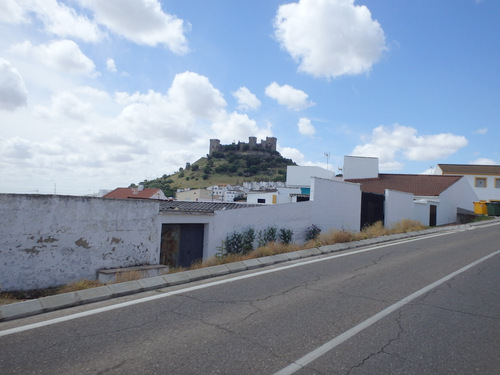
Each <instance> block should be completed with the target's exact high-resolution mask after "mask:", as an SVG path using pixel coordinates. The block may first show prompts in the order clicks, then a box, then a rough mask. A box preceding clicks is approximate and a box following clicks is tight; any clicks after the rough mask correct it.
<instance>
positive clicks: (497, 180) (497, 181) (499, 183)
mask: <svg viewBox="0 0 500 375" xmlns="http://www.w3.org/2000/svg"><path fill="white" fill-rule="evenodd" d="M495 187H496V188H497V189H500V178H495Z"/></svg>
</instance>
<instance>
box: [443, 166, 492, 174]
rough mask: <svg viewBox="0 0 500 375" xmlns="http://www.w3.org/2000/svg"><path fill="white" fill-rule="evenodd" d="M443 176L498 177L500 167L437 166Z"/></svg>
mask: <svg viewBox="0 0 500 375" xmlns="http://www.w3.org/2000/svg"><path fill="white" fill-rule="evenodd" d="M438 167H439V168H441V170H442V171H443V174H455V175H464V174H469V175H470V174H473V175H496V176H500V165H479V164H438Z"/></svg>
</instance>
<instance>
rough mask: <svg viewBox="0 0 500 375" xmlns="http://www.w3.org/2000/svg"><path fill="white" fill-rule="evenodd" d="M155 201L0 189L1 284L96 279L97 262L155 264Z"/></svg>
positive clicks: (12, 286)
mask: <svg viewBox="0 0 500 375" xmlns="http://www.w3.org/2000/svg"><path fill="white" fill-rule="evenodd" d="M158 209H159V202H158V201H155V200H144V199H105V198H91V197H73V196H57V195H56V196H52V195H18V194H0V215H1V225H0V290H16V289H24V290H26V289H35V288H45V287H49V286H56V285H61V284H65V283H68V282H72V281H77V280H80V279H90V280H95V279H96V271H97V270H98V269H101V268H118V267H128V266H133V265H143V264H157V263H158V259H159V252H160V232H159V230H160V227H159V225H158Z"/></svg>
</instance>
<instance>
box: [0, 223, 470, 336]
mask: <svg viewBox="0 0 500 375" xmlns="http://www.w3.org/2000/svg"><path fill="white" fill-rule="evenodd" d="M459 231H461V230H455V231H449V232H441V233H437V234H430V235H425V236H419V237H415V238H410V239H403V240H399V241H394V242H391V243H386V244H381V245H378V246H373V247H369V248H366V249H360V250H354V251H349V252H346V253H341V254H335V255H331V256H326V257H321V258H316V259H311V260H305V261H302V262H300V263H294V264H289V265H283V266H281V267H277V268H272V269H268V270H263V271H257V272H254V273H251V274H247V275H241V276H234V277H232V278H230V279H224V280H218V281H212V282H209V283H206V284H201V285H196V286H192V287H187V288H183V289H178V290H175V291H172V292H165V293H161V294H158V295H154V296H149V297H144V298H140V299H137V300H133V301H127V302H122V303H117V304H115V305H110V306H106V307H101V308H97V309H93V310H88V311H84V312H80V313H76V314H71V315H67V316H62V317H59V318H54V319H49V320H46V321H43V322H38V323H32V324H27V325H24V326H19V327H15V328H10V329H5V330H3V331H0V337H2V336H7V335H12V334H16V333H20V332H24V331H29V330H32V329H36V328H41V327H45V326H49V325H52V324H58V323H62V322H67V321H69V320H73V319H79V318H83V317H87V316H91V315H95V314H100V313H103V312H107V311H112V310H116V309H121V308H123V307H127V306H133V305H137V304H140V303H144V302H149V301H154V300H157V299H160V298H166V297H170V296H175V295H177V294H182V293H188V292H192V291H195V290H200V289H205V288H210V287H213V286H217V285H222V284H228V283H232V282H235V281H239V280H244V279H249V278H253V277H258V276H261V275H265V274H268V273H274V272H279V271H283V270H287V269H291V268H296V267H302V266H305V265H309V264H313V263H317V262H323V261H326V260H330V259H335V258H342V257H346V256H351V255H356V254H361V253H366V252H369V251H374V250H378V249H380V248H384V247H389V246H395V245H400V244H402V243H409V242H414V241H420V240H424V239H428V238H433V237H439V236H444V235H448V234H453V233H457V232H459Z"/></svg>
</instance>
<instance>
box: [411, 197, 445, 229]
mask: <svg viewBox="0 0 500 375" xmlns="http://www.w3.org/2000/svg"><path fill="white" fill-rule="evenodd" d="M431 204H433V205H435V206H437V210H438V211H439V202H438V201H437V200H436V201H424V200H421V201H416V202H415V205H414V206H413V220H418V221H420V222H421V223H422V225H429V224H430V221H429V219H430V205H431Z"/></svg>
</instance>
